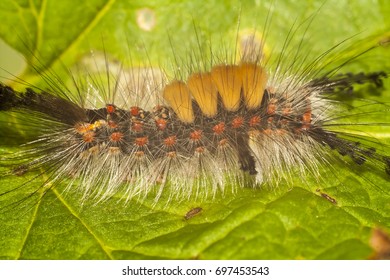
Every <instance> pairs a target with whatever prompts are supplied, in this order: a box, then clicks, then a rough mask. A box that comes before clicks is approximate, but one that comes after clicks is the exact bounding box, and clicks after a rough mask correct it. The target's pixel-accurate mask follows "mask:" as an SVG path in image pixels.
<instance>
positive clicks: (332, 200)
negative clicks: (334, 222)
mask: <svg viewBox="0 0 390 280" xmlns="http://www.w3.org/2000/svg"><path fill="white" fill-rule="evenodd" d="M316 192H318V193H320V195H321V196H322V197H323V198H325V199H326V200H328V201H330V202H331V203H333V204H334V205H337V200H336V199H335V198H333V197H331V196H330V195H328V194H326V193H323V192H321V190H320V189H316Z"/></svg>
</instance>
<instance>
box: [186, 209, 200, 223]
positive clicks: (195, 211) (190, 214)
mask: <svg viewBox="0 0 390 280" xmlns="http://www.w3.org/2000/svg"><path fill="white" fill-rule="evenodd" d="M202 210H203V208H202V207H195V208H192V209H191V210H190V211H188V212H187V213H186V214H185V215H184V219H186V220H189V219H192V218H193V217H194V216H196V215H198V214H199V213H200V212H202Z"/></svg>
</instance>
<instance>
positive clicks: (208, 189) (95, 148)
mask: <svg viewBox="0 0 390 280" xmlns="http://www.w3.org/2000/svg"><path fill="white" fill-rule="evenodd" d="M256 36H257V35H256V34H255V32H254V33H253V34H251V35H249V37H247V38H246V39H245V40H246V41H249V42H250V43H248V42H246V41H245V42H244V43H243V44H244V47H243V48H242V49H241V53H240V57H239V59H238V61H237V62H234V61H228V60H226V59H225V60H221V61H216V62H212V63H210V64H211V65H210V68H209V69H206V70H202V71H198V72H197V71H195V72H193V73H191V74H190V75H188V77H185V78H184V79H183V78H182V76H184V75H182V74H179V75H176V77H174V78H173V79H171V81H170V82H168V83H165V82H164V81H163V80H164V79H163V78H161V81H157V82H156V81H154V82H153V83H154V87H155V88H153V89H151V90H150V89H149V91H151V92H152V94H154V95H157V96H161V97H162V98H161V97H157V98H156V97H153V98H152V96H151V94H150V92H149V93H148V92H142V90H144V91H145V90H146V89H145V88H146V87H145V85H144V84H141V83H145V81H146V83H151V82H150V81H148V79H155V74H154V73H152V72H153V69H152V68H146V70H145V71H146V74H145V73H144V74H143V75H144V76H146V78H145V77H143V79H144V80H143V81H142V82H140V81H141V79H139V78H138V79H139V80H138V81H135V83H136V84H137V83H138V84H137V85H136V89H135V92H136V93H137V94H138V95H139V96H135V97H134V96H126V94H127V93H126V89H125V88H127V90H128V88H129V87H130V85H129V84H130V83H132V81H130V80H135V79H136V78H135V77H134V73H133V75H132V76H130V78H127V79H128V80H126V81H125V83H124V85H123V81H120V78H119V77H120V76H121V71H120V70H119V71H118V72H117V73H116V75H112V72H113V71H112V70H111V69H109V68H110V67H112V66H110V65H109V63H108V62H107V61H106V65H107V66H106V67H107V69H106V70H107V80H106V81H104V80H103V79H102V78H99V77H95V76H94V75H93V74H87V80H88V81H87V82H85V81H84V82H82V83H79V82H78V81H76V80H75V81H74V83H75V88H76V89H77V91H78V92H77V94H75V93H74V92H72V91H71V90H70V89H69V88H67V87H66V86H64V85H60V86H58V85H56V86H51V89H49V90H42V91H41V92H38V91H36V90H34V89H32V88H27V89H26V90H25V91H16V90H14V89H12V88H11V87H9V86H6V85H3V84H2V85H1V91H0V104H1V105H0V110H1V111H18V112H21V114H22V115H23V114H24V115H25V116H28V117H29V118H30V119H29V120H28V122H29V123H30V124H34V126H35V129H37V131H38V136H36V138H35V139H34V140H33V141H30V142H28V143H26V145H25V146H24V147H23V148H22V149H23V151H22V152H19V153H17V158H18V159H20V160H21V162H20V163H19V164H18V165H17V166H16V167H14V168H13V169H12V170H11V171H10V173H9V174H23V173H25V172H27V171H34V170H47V171H48V174H49V175H48V176H49V177H48V179H47V181H46V182H45V183H43V185H42V186H41V187H42V188H43V189H46V188H49V186H53V185H58V184H61V183H63V182H65V181H66V185H67V189H68V190H71V189H74V188H75V189H78V190H79V191H80V192H81V193H82V194H83V199H84V200H85V199H87V198H90V197H92V198H95V199H96V200H98V201H100V200H106V199H108V198H110V197H112V196H113V195H116V194H118V193H121V196H122V197H123V199H124V200H125V201H129V200H131V199H133V198H138V199H140V198H141V199H142V198H143V197H146V196H147V195H148V194H149V193H155V201H156V202H157V201H158V200H159V197H160V196H161V194H162V193H163V191H164V189H165V188H166V186H167V185H169V186H170V189H171V192H172V196H173V197H176V198H187V199H189V198H191V197H193V196H195V197H198V196H201V197H214V196H215V195H216V193H218V192H222V193H223V192H224V187H225V186H226V185H233V186H247V185H250V186H260V185H277V183H278V182H279V181H281V180H287V181H288V180H289V178H290V177H291V176H299V177H301V178H304V177H305V176H307V174H318V173H319V166H320V165H321V164H322V163H325V164H326V163H328V162H331V161H332V158H334V157H339V158H341V159H342V160H345V158H347V157H349V158H350V159H351V160H352V161H353V162H354V163H355V164H356V165H362V164H364V162H365V161H366V160H367V159H369V160H370V161H373V162H375V165H376V167H378V168H379V169H381V170H382V171H383V172H386V173H390V158H389V157H388V156H387V155H382V154H379V153H377V152H376V150H375V148H373V147H367V146H366V145H364V144H362V143H361V141H360V140H359V139H356V140H355V138H356V137H357V136H355V135H353V134H350V135H348V134H343V133H342V132H339V131H338V130H337V129H336V130H334V129H333V127H334V126H336V127H337V121H338V117H337V115H338V114H339V115H340V112H342V111H343V110H344V108H343V107H342V105H340V104H338V103H337V102H335V100H334V98H333V97H334V95H335V92H337V95H340V96H342V95H346V94H347V93H348V92H352V91H353V90H354V85H356V84H365V83H371V84H372V85H374V86H376V87H377V88H381V87H382V86H383V79H384V78H386V77H387V74H386V73H385V72H383V71H382V72H372V73H357V74H351V73H346V74H337V75H335V74H334V71H333V70H332V71H329V72H328V73H327V74H319V71H318V70H316V69H318V68H319V66H320V65H321V64H322V63H324V60H325V58H327V54H326V53H325V54H322V55H321V56H319V57H318V58H317V60H315V61H314V62H313V63H312V64H309V65H308V66H304V65H303V64H301V65H300V67H298V68H294V64H295V63H296V61H293V62H291V63H290V64H286V62H284V61H283V60H284V59H286V57H287V55H286V54H284V53H282V54H281V55H280V56H279V57H278V58H277V59H276V61H277V63H274V64H271V63H269V61H268V60H267V58H265V56H264V49H262V46H263V42H261V39H256ZM248 38H249V39H248ZM245 44H246V45H245ZM259 45H260V46H261V47H260V49H259ZM283 51H284V52H287V49H286V50H283ZM294 58H295V59H296V60H299V58H298V55H296V56H295V57H294ZM195 59H196V58H194V60H195ZM105 60H107V58H105ZM95 63H96V62H95ZM202 67H203V66H202ZM202 67H200V68H202ZM337 67H339V66H337ZM291 69H293V70H294V71H295V73H291ZM148 72H151V74H150V73H148ZM179 76H180V77H179ZM102 83H107V85H106V86H102ZM110 83H112V84H113V86H111V84H110ZM121 83H122V84H121ZM49 86H50V85H49ZM149 87H150V85H149ZM141 89H142V90H141ZM153 99H155V100H157V103H156V104H154V105H152V106H151V108H150V109H145V107H143V105H145V104H148V103H150V102H155V101H152V100H153ZM96 100H103V102H102V103H100V104H102V106H101V107H96ZM118 102H119V104H118ZM141 104H143V105H141ZM334 116H336V117H334ZM293 174H294V175H293Z"/></svg>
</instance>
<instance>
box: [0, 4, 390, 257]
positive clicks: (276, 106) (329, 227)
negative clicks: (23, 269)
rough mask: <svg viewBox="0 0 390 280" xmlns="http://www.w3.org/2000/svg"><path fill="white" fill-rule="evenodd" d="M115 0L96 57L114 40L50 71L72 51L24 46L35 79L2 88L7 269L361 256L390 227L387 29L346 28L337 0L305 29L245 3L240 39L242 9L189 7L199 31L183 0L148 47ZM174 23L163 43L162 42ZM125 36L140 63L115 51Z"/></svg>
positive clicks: (305, 21) (80, 50) (2, 241)
mask: <svg viewBox="0 0 390 280" xmlns="http://www.w3.org/2000/svg"><path fill="white" fill-rule="evenodd" d="M113 2H115V1H108V5H112V7H111V8H107V7H105V8H104V9H103V10H110V9H112V11H111V15H113V14H115V20H113V18H111V17H110V16H109V17H108V20H107V19H103V20H102V21H103V22H104V21H105V20H106V21H105V22H109V23H110V27H111V28H110V30H109V35H108V36H107V37H103V46H100V45H102V42H101V41H102V39H101V36H100V34H101V32H102V29H103V32H104V28H102V29H98V30H97V32H96V33H99V36H98V37H99V39H96V38H95V40H94V39H92V40H91V42H89V44H88V47H85V45H83V44H81V43H79V42H80V41H77V40H78V39H77V40H75V41H74V42H73V43H72V44H70V46H69V48H68V49H70V50H71V51H70V52H69V53H72V50H73V51H74V50H75V49H77V55H76V58H75V60H76V61H77V63H75V62H74V61H70V62H69V57H67V56H65V55H62V53H61V52H60V54H58V52H56V54H57V55H58V56H59V57H61V59H64V60H65V61H64V64H65V65H68V67H69V69H65V70H64V69H60V70H58V69H59V68H60V67H57V68H55V67H53V69H54V70H50V67H48V65H49V66H52V65H51V64H50V63H48V62H47V61H49V62H50V61H51V60H50V59H47V58H50V57H51V56H53V53H51V52H50V51H48V49H50V48H49V47H48V46H49V45H50V43H51V44H54V49H56V48H58V49H60V50H62V45H61V44H63V41H61V42H60V43H56V41H55V40H54V39H53V40H47V41H45V40H43V39H42V42H44V44H42V45H39V44H40V41H39V40H37V44H36V45H37V47H36V48H35V45H34V44H31V46H30V44H26V45H28V46H29V48H31V49H32V50H33V51H31V53H30V52H24V53H25V55H26V57H29V58H30V59H29V61H30V62H31V61H32V62H35V63H31V64H32V66H31V65H30V67H32V68H35V70H36V72H37V73H38V75H39V76H40V81H38V82H37V81H36V80H34V79H29V78H30V77H29V76H28V74H31V73H27V75H24V76H22V77H21V78H16V81H11V82H10V83H3V84H1V87H0V88H1V90H0V108H1V112H0V121H1V122H0V131H1V133H2V134H1V137H0V140H1V155H0V168H1V171H0V172H1V178H0V194H1V195H0V208H1V209H0V220H1V223H2V225H3V227H2V228H1V229H0V236H1V238H0V245H1V246H0V248H1V252H0V255H1V258H14V259H19V258H40V259H42V258H61V259H63V258H72V259H74V258H105V259H107V258H112V259H114V258H131V259H133V258H156V257H158V258H161V257H162V258H171V259H172V258H186V259H187V258H191V259H207V258H209V259H218V258H235V259H238V258H245V259H248V258H256V259H258V258H284V259H285V258H300V259H301V258H310V259H311V258H326V259H332V258H365V257H366V255H368V254H369V253H367V254H366V251H367V248H366V247H364V246H365V245H364V244H365V243H367V242H364V240H366V239H367V240H368V235H369V232H368V231H369V229H371V228H376V227H377V226H378V227H379V226H384V227H385V228H387V227H388V219H387V212H388V203H387V196H388V184H387V183H388V174H387V173H388V166H389V163H388V156H389V150H388V146H387V144H388V143H386V141H385V138H386V135H387V131H388V129H387V128H388V123H389V119H388V117H387V113H386V112H387V111H388V109H387V108H388V107H387V103H386V100H387V99H386V96H387V95H386V94H387V92H388V91H386V89H387V88H388V79H386V76H387V75H388V68H387V67H386V65H387V64H386V61H387V57H388V56H386V46H385V44H386V34H388V33H386V32H379V33H378V34H379V35H378V36H376V35H375V34H373V33H370V32H368V33H369V35H368V36H365V32H364V31H362V30H360V29H352V30H353V31H352V32H350V29H349V28H350V27H351V26H352V25H353V24H352V23H354V22H355V20H356V21H358V23H356V26H365V24H366V23H363V24H362V23H361V22H360V23H359V21H363V22H364V20H365V19H366V18H368V17H366V16H364V17H363V16H360V17H354V13H353V10H352V8H351V11H349V13H348V14H351V17H350V18H348V16H347V15H345V14H344V13H343V12H342V11H344V10H347V8H348V9H349V5H350V4H346V3H344V4H343V3H340V2H339V1H337V3H336V2H335V3H334V5H333V4H332V3H325V6H330V7H331V9H322V8H319V7H318V2H315V5H317V6H315V7H314V12H313V9H311V12H309V14H310V13H312V15H311V16H309V17H308V18H307V17H306V16H307V14H305V13H302V14H305V15H306V16H304V17H300V16H297V15H296V13H297V11H300V10H301V9H304V8H302V6H305V5H310V4H304V3H299V4H298V3H297V4H291V5H293V7H292V8H291V7H290V8H289V9H290V12H291V14H289V15H288V16H287V17H286V16H285V15H284V11H285V10H288V5H289V4H288V3H284V2H282V1H279V2H276V3H274V5H275V11H271V9H270V8H269V6H268V2H262V1H260V2H259V1H253V2H250V4H246V3H247V2H246V1H245V2H243V3H242V5H243V7H242V9H243V10H242V15H241V16H240V19H239V22H240V23H239V26H238V27H237V26H236V24H237V18H236V17H234V16H232V14H234V15H237V10H238V8H237V7H236V6H234V5H230V4H226V5H225V4H223V5H222V4H218V9H215V7H212V5H215V3H214V2H212V1H211V2H210V3H211V4H208V3H202V4H201V5H200V6H198V5H197V4H195V2H194V3H192V5H196V6H197V7H198V8H196V9H194V8H193V6H190V8H189V10H188V11H191V14H196V13H192V12H193V11H194V10H197V9H199V11H198V13H199V14H204V16H203V17H200V18H199V17H198V18H196V19H193V18H192V17H191V16H188V17H186V15H187V14H186V13H183V14H182V13H178V12H175V11H177V10H180V9H181V8H183V6H185V5H187V4H188V3H187V2H186V1H185V2H186V3H184V2H183V4H179V3H176V5H174V6H173V7H168V8H167V9H166V10H165V7H163V5H161V7H160V5H157V6H156V7H153V8H149V9H147V13H148V16H150V15H153V13H156V14H157V16H160V18H159V17H157V20H156V21H154V20H153V21H151V22H152V25H148V26H147V27H145V26H144V25H143V24H144V23H145V22H142V23H141V25H142V26H141V25H140V26H139V29H140V30H143V31H142V32H144V31H145V32H144V33H143V35H144V37H145V42H140V41H141V40H139V38H138V33H137V32H136V28H134V27H133V26H132V25H129V24H127V22H125V21H123V19H124V18H125V19H127V17H123V13H122V10H123V7H122V5H124V4H123V3H121V2H120V1H118V2H116V3H114V4H112V3H113ZM188 2H189V1H188ZM227 2H228V1H226V2H225V1H224V2H223V3H227ZM47 3H48V5H49V6H50V3H51V1H47ZM221 3H222V2H221ZM313 3H314V2H313ZM322 4H323V3H321V5H322ZM56 5H57V4H56ZM78 5H80V6H82V5H84V4H83V3H79V4H78ZM88 5H89V4H88ZM91 5H94V4H91ZM96 5H97V4H96ZM140 5H141V4H140ZM147 5H149V3H148V4H147ZM150 5H152V4H150ZM210 5H211V6H210ZM221 5H222V6H221ZM340 5H341V6H340ZM351 5H352V4H351ZM10 6H11V5H10ZM145 6H146V4H145ZM178 6H180V9H179V8H176V7H178ZM358 6H359V5H358ZM362 6H364V5H363V4H362ZM148 7H149V6H148ZM150 7H152V6H150ZM254 7H256V9H255V8H254ZM373 7H374V5H372V6H369V8H370V9H371V8H372V9H374V8H373ZM100 8H101V7H98V8H97V10H99V9H100ZM317 9H320V10H319V11H317ZM366 9H367V10H369V9H368V7H365V9H364V11H365V13H366V12H367V13H368V11H366ZM81 10H82V11H83V15H82V17H80V19H79V21H80V26H83V20H82V18H84V17H85V18H88V17H87V16H86V15H87V14H88V12H89V10H88V7H85V9H75V10H72V14H77V13H78V12H79V11H81ZM252 10H253V11H255V10H257V11H258V12H257V13H250V11H252ZM374 10H375V9H374ZM142 11H145V10H142ZM142 11H141V12H139V13H138V12H137V13H135V14H136V15H137V16H138V15H139V14H142ZM164 11H169V14H168V15H169V18H170V19H171V21H172V22H174V23H173V24H171V25H170V23H169V22H171V21H168V23H167V24H166V25H167V26H168V29H169V31H168V36H167V35H166V33H165V32H163V33H164V34H163V35H159V34H160V33H158V32H154V31H156V30H157V29H158V28H159V26H160V27H161V25H162V23H161V21H160V20H161V16H162V15H164ZM232 11H233V12H232ZM370 11H371V10H370ZM1 12H3V11H1ZM1 12H0V13H1ZM58 12H59V11H58ZM118 12H119V14H120V15H122V16H117V13H118ZM313 13H314V15H313ZM109 14H110V13H109ZM172 14H175V15H176V14H177V15H178V17H172V16H171V15H172ZM188 14H189V13H188ZM320 14H324V17H322V20H323V21H322V22H324V23H326V24H325V25H324V26H322V25H320V28H319V29H317V30H314V31H311V30H312V29H315V28H314V27H315V26H314V24H313V22H314V21H317V20H318V21H320V22H321V19H320V18H318V17H320ZM179 15H180V16H179ZM218 15H219V16H221V15H223V18H224V19H227V20H228V21H232V22H234V24H233V25H234V27H232V26H231V25H229V27H227V26H225V25H223V24H219V25H218V24H217V25H214V23H215V22H219V21H220V19H219V17H218ZM248 15H249V16H248ZM291 15H293V17H294V18H297V20H296V22H295V23H294V20H292V19H291ZM167 17H168V16H167ZM194 17H197V16H196V15H194ZM271 17H273V20H275V21H277V22H278V23H277V24H276V26H275V25H272V22H271V21H272V20H271ZM101 18H102V17H100V16H97V17H96V19H101ZM103 18H104V17H103ZM248 18H250V19H253V20H254V23H253V24H252V22H251V23H249V24H248V22H246V21H248ZM324 18H325V19H324ZM346 18H347V19H346ZM378 18H379V17H376V19H378ZM48 19H50V17H49V16H46V17H45V18H44V20H48ZM65 19H67V16H65V17H64V16H63V17H57V16H56V20H63V21H65V23H64V24H61V26H62V25H63V26H67V27H74V26H76V25H78V24H79V22H77V24H72V22H71V17H69V21H68V19H67V20H65ZM206 19H207V21H206ZM210 19H213V20H212V22H211V21H210ZM121 20H122V21H121ZM192 21H194V22H195V24H194V25H195V28H193V26H192V25H193V23H192ZM91 22H92V23H95V21H94V20H91ZM114 23H115V29H112V28H113V26H112V25H113V24H114ZM206 23H207V24H206ZM301 23H302V24H301ZM15 25H16V23H15ZM52 25H53V26H55V24H54V23H53V24H52ZM184 25H190V26H191V32H186V29H185V28H184ZM120 26H126V28H129V30H126V32H127V33H126V35H127V36H128V37H127V39H124V40H121V41H122V43H123V42H125V43H124V44H125V45H126V47H125V48H126V51H129V53H130V55H128V53H126V54H125V55H123V53H122V54H121V55H118V54H117V53H116V52H115V51H116V48H119V47H118V46H117V45H116V43H117V40H118V38H117V37H116V36H117V34H118V32H119V31H117V30H118V29H120V28H121V27H120ZM205 26H206V27H205ZM214 26H216V27H214ZM221 26H222V27H221ZM367 26H368V24H367ZM136 27H137V26H136ZM371 27H372V26H370V27H369V28H371ZM83 28H85V26H83ZM137 28H138V27H137ZM153 28H155V29H153ZM203 28H206V29H207V28H208V29H210V30H214V29H215V30H216V33H219V32H221V30H224V28H225V29H228V30H229V31H228V32H221V34H222V35H221V38H220V37H219V36H218V34H217V35H216V34H215V33H213V36H211V35H209V32H208V31H210V30H206V31H204V30H203ZM247 28H248V29H249V30H248V29H247ZM283 28H285V29H283ZM351 28H352V27H351ZM91 29H93V28H90V27H88V28H86V30H87V31H86V32H87V33H88V32H89V31H90V30H91ZM194 29H195V30H194ZM113 30H115V32H112V31H113ZM183 30H184V31H183ZM281 30H284V32H281ZM384 30H385V28H384ZM244 31H245V32H244ZM360 31H362V34H363V36H359V35H361V34H358V35H356V36H354V35H355V34H356V33H358V32H360ZM385 31H386V30H385ZM148 32H149V33H148ZM279 32H281V35H280V36H278V34H279ZM32 33H33V32H32ZM133 33H134V34H136V35H133ZM189 33H192V37H193V38H192V40H191V38H190V37H191V34H189ZM334 33H339V35H340V34H341V37H340V36H339V37H337V39H334V40H332V39H331V38H333V37H332V36H331V35H333V34H334ZM0 34H4V28H3V25H2V27H0ZM68 34H72V29H71V28H69V30H68V31H67V34H66V35H68ZM41 35H42V34H41ZM43 35H44V34H43ZM315 35H317V36H315ZM274 36H275V37H276V38H275V37H274ZM11 37H12V36H11ZM22 37H23V38H24V36H22ZM54 37H61V39H63V38H66V36H65V35H64V36H54ZM210 37H217V39H216V40H212V41H211V39H210ZM77 38H81V35H80V37H77ZM18 39H19V40H20V38H18ZM209 39H210V42H209V41H208V40H209ZM48 41H50V42H48ZM8 42H11V43H12V42H13V41H12V38H11V39H10V40H8ZM155 42H158V43H155ZM229 42H231V43H229ZM324 42H325V43H324ZM99 44H100V45H99ZM12 45H17V44H12ZM17 46H18V45H17ZM144 46H145V48H146V49H147V52H146V55H139V53H138V51H139V49H140V48H141V49H143V47H144ZM321 46H322V48H321ZM91 48H92V49H93V51H94V53H93V56H92V58H89V56H88V55H85V53H86V52H88V51H89V49H91ZM18 49H20V46H19V48H18ZM156 49H158V51H156ZM183 49H184V52H183ZM38 53H39V55H38ZM156 53H157V55H156ZM170 53H172V54H173V56H172V54H171V56H169V55H168V54H170ZM183 53H184V54H183ZM378 53H379V55H378ZM126 55H127V56H126ZM138 56H141V60H139V58H138ZM156 56H157V58H156ZM378 56H379V57H378ZM160 59H161V61H160ZM165 59H166V60H168V63H166V61H165ZM369 60H374V61H375V60H378V61H379V63H378V65H370V66H368V67H366V65H365V62H366V61H369ZM160 62H161V63H160ZM169 63H171V64H172V65H170V64H169ZM172 66H173V67H172ZM41 68H42V69H43V70H42V69H41ZM171 68H172V69H171ZM48 69H49V70H48ZM30 70H31V68H30ZM68 70H70V71H68ZM61 71H63V72H64V71H66V72H70V75H69V73H68V74H67V75H64V74H63V72H61ZM18 77H19V76H18ZM25 77H27V78H25ZM25 80H27V81H25ZM42 80H44V82H45V83H41V82H42ZM226 87H227V89H225V88H226ZM371 129H372V130H371ZM383 135H384V136H383ZM13 141H14V142H16V143H13ZM4 142H5V143H4ZM3 143H4V144H3ZM19 144H22V145H21V146H20V145H19ZM346 170H347V171H349V170H350V172H351V173H348V172H347V171H346ZM366 190H367V193H366V192H365V191H366ZM65 195H66V196H65ZM188 200H189V202H188ZM118 201H119V202H124V203H117V202H118ZM27 202H32V203H33V204H32V207H30V208H28V209H27V211H25V205H26V204H27ZM28 205H30V204H28ZM19 206H20V207H23V211H19V209H20V207H19ZM15 208H16V209H15ZM9 210H11V211H9ZM194 210H195V211H194ZM199 210H201V215H196V214H197V213H199ZM194 215H196V218H195V217H193V216H194ZM183 217H184V218H183ZM64 233H65V234H64ZM341 233H342V234H341ZM336 235H337V236H336ZM356 240H358V241H356ZM360 240H362V241H363V242H360ZM362 243H363V245H362ZM182 244H186V245H185V246H182ZM285 244H287V245H285ZM308 244H310V245H311V246H310V245H308ZM351 244H352V245H351ZM221 248H222V249H221ZM346 252H348V253H346Z"/></svg>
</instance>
